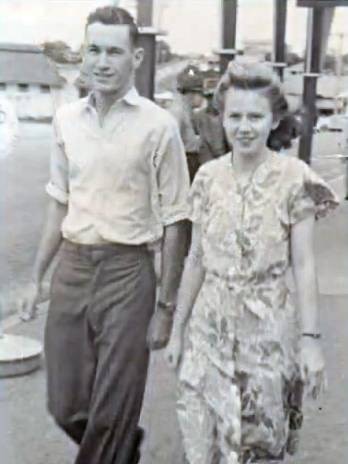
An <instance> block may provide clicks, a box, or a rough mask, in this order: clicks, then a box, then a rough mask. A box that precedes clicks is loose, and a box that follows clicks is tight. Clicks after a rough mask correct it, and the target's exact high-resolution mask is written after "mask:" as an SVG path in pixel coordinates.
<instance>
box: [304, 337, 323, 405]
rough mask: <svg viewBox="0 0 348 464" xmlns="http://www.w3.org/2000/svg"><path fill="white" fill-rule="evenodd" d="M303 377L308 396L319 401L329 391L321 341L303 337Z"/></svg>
mask: <svg viewBox="0 0 348 464" xmlns="http://www.w3.org/2000/svg"><path fill="white" fill-rule="evenodd" d="M301 377H302V380H303V383H304V386H305V392H306V393H307V396H308V397H310V398H313V399H317V398H318V396H319V394H320V393H323V392H325V390H326V389H327V378H326V373H325V361H324V356H323V351H322V347H321V343H320V340H316V339H313V338H310V337H303V338H302V341H301Z"/></svg>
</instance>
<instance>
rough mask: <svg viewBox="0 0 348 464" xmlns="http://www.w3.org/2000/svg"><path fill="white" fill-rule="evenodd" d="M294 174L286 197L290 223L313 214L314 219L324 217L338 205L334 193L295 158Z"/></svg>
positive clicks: (305, 165) (314, 173) (315, 174)
mask: <svg viewBox="0 0 348 464" xmlns="http://www.w3.org/2000/svg"><path fill="white" fill-rule="evenodd" d="M294 174H295V175H294V182H293V183H292V185H291V189H290V194H289V198H288V217H289V224H290V225H292V224H296V223H297V222H300V221H302V220H303V219H306V218H307V217H308V216H311V215H313V214H314V216H315V218H316V219H318V218H320V217H324V216H326V215H327V214H328V213H329V211H330V210H333V209H334V208H336V207H337V206H338V204H339V201H338V197H337V195H336V193H335V192H334V191H333V190H332V188H331V187H330V186H329V185H328V184H327V183H326V182H325V181H324V180H323V179H322V178H321V177H320V176H318V174H317V173H316V172H314V171H313V170H312V169H311V168H310V167H309V166H308V165H307V164H306V163H304V162H303V161H299V160H297V166H296V173H294Z"/></svg>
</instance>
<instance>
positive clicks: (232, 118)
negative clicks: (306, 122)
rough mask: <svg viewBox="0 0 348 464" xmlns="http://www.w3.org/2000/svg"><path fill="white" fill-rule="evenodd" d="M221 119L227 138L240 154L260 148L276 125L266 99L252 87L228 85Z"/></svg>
mask: <svg viewBox="0 0 348 464" xmlns="http://www.w3.org/2000/svg"><path fill="white" fill-rule="evenodd" d="M223 119H224V120H223V123H224V128H225V132H226V137H227V140H228V142H229V143H230V144H231V145H232V147H233V151H234V152H236V153H239V154H240V155H243V156H255V155H258V154H259V153H260V152H262V151H263V150H264V148H265V146H266V142H267V139H268V136H269V133H270V131H271V129H272V128H274V127H276V124H274V120H273V114H272V110H271V105H270V102H269V100H268V99H267V97H265V96H263V95H262V94H261V93H259V92H257V91H254V90H244V89H234V88H230V89H229V90H228V91H227V92H226V97H225V110H224V116H223Z"/></svg>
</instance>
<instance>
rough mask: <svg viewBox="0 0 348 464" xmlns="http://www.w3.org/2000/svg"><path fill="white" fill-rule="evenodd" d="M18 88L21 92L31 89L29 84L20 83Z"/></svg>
mask: <svg viewBox="0 0 348 464" xmlns="http://www.w3.org/2000/svg"><path fill="white" fill-rule="evenodd" d="M18 90H19V91H20V92H28V91H29V84H18Z"/></svg>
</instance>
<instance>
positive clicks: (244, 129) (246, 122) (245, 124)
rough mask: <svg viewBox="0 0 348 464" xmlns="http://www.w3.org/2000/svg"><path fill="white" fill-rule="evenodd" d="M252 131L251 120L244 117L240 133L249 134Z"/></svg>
mask: <svg viewBox="0 0 348 464" xmlns="http://www.w3.org/2000/svg"><path fill="white" fill-rule="evenodd" d="M250 129H251V124H250V121H249V119H248V118H247V117H246V116H243V117H242V119H241V120H240V124H239V131H240V132H249V131H250Z"/></svg>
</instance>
